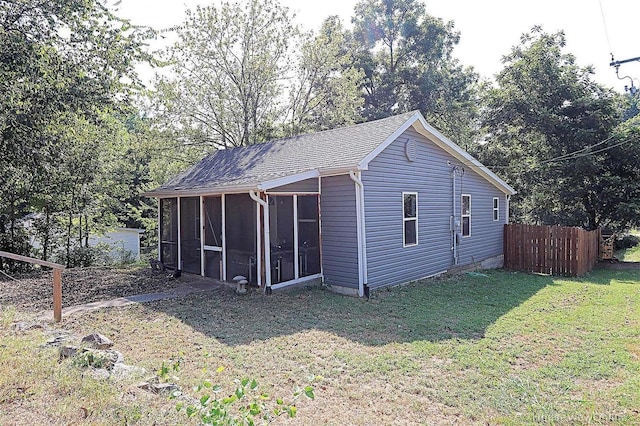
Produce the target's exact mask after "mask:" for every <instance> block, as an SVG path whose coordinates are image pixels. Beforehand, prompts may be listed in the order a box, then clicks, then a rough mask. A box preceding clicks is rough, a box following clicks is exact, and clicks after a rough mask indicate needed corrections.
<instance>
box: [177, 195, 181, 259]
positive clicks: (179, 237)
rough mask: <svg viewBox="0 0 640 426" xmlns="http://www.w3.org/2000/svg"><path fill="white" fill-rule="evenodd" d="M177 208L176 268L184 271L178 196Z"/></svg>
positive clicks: (178, 199) (178, 198)
mask: <svg viewBox="0 0 640 426" xmlns="http://www.w3.org/2000/svg"><path fill="white" fill-rule="evenodd" d="M176 204H177V210H178V262H177V263H178V264H177V265H176V269H177V270H178V271H182V235H181V232H180V231H181V229H180V228H181V226H180V225H181V220H180V197H177V198H176Z"/></svg>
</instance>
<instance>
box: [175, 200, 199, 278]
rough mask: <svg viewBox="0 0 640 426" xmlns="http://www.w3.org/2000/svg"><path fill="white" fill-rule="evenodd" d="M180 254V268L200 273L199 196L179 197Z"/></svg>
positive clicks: (192, 272)
mask: <svg viewBox="0 0 640 426" xmlns="http://www.w3.org/2000/svg"><path fill="white" fill-rule="evenodd" d="M180 255H181V256H180V257H181V259H182V270H183V271H184V272H188V273H190V274H198V275H200V273H201V271H200V268H201V263H200V262H201V257H200V197H183V198H180Z"/></svg>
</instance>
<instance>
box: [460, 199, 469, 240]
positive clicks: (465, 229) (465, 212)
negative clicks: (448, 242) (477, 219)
mask: <svg viewBox="0 0 640 426" xmlns="http://www.w3.org/2000/svg"><path fill="white" fill-rule="evenodd" d="M460 206H461V210H462V212H461V213H462V214H461V216H462V236H463V237H469V236H471V195H469V194H462V202H461V204H460Z"/></svg>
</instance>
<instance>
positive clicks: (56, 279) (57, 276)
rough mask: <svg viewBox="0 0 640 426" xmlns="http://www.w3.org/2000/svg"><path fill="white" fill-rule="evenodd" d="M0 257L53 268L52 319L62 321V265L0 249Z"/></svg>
mask: <svg viewBox="0 0 640 426" xmlns="http://www.w3.org/2000/svg"><path fill="white" fill-rule="evenodd" d="M0 257H6V258H7V259H13V260H20V261H22V262H28V263H35V264H36V265H40V266H46V267H47V268H52V269H53V319H54V320H55V321H56V322H60V321H62V270H63V269H64V265H59V264H57V263H53V262H47V261H46V260H40V259H34V258H33V257H27V256H22V255H19V254H13V253H9V252H6V251H0Z"/></svg>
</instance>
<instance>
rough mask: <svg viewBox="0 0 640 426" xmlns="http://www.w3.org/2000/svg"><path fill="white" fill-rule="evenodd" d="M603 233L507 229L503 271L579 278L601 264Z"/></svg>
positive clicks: (511, 226)
mask: <svg viewBox="0 0 640 426" xmlns="http://www.w3.org/2000/svg"><path fill="white" fill-rule="evenodd" d="M600 236H601V231H600V229H597V230H595V231H585V230H584V229H580V228H569V227H563V226H537V225H522V224H508V225H505V226H504V268H505V269H508V270H512V271H523V272H537V273H542V274H551V275H569V276H574V277H575V276H580V275H584V274H586V273H587V272H589V271H590V270H591V269H593V267H594V266H595V264H596V262H597V261H598V250H599V246H600Z"/></svg>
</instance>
